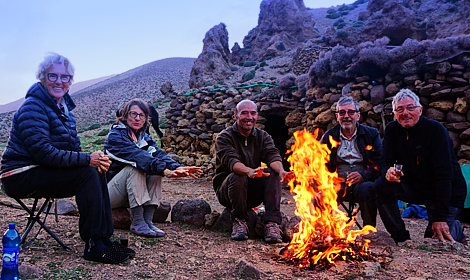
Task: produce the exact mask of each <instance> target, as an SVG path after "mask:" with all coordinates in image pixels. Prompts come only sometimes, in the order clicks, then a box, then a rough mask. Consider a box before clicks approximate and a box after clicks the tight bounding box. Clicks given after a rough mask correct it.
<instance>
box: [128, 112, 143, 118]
mask: <svg viewBox="0 0 470 280" xmlns="http://www.w3.org/2000/svg"><path fill="white" fill-rule="evenodd" d="M129 116H131V117H132V118H133V119H137V116H139V118H140V119H141V120H142V119H144V118H145V114H139V113H137V112H134V111H130V112H129Z"/></svg>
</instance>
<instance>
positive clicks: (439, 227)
mask: <svg viewBox="0 0 470 280" xmlns="http://www.w3.org/2000/svg"><path fill="white" fill-rule="evenodd" d="M432 231H433V232H434V235H433V236H432V238H436V237H437V238H439V240H440V241H445V240H446V239H447V240H449V241H452V242H455V240H454V238H452V235H450V230H449V225H447V223H446V222H434V223H432Z"/></svg>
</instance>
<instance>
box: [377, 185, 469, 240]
mask: <svg viewBox="0 0 470 280" xmlns="http://www.w3.org/2000/svg"><path fill="white" fill-rule="evenodd" d="M398 200H402V201H405V202H408V203H415V204H424V205H425V206H426V209H427V210H428V217H429V220H428V226H427V228H426V231H425V233H424V237H425V238H430V237H432V236H433V231H432V223H433V222H435V221H436V219H435V217H434V213H435V212H436V210H437V209H436V208H437V207H436V204H435V202H433V201H432V200H429V199H423V198H422V197H421V196H420V195H419V193H416V192H415V191H414V190H413V189H412V188H411V187H410V185H407V184H404V183H392V182H389V181H387V180H385V179H384V178H381V179H380V182H379V183H378V185H377V207H378V210H379V214H380V218H381V219H382V222H383V224H384V226H385V228H386V229H387V231H388V232H389V233H390V235H391V236H392V238H393V240H395V242H403V241H405V240H407V239H410V233H409V232H408V231H407V230H406V227H405V223H404V222H403V219H402V218H401V215H400V209H398ZM448 211H449V214H448V216H447V220H446V222H447V224H448V226H449V230H450V234H451V235H452V237H453V238H454V240H455V241H461V240H462V239H463V238H464V237H465V235H464V234H463V227H462V225H461V223H460V221H459V220H457V217H458V214H459V213H460V209H459V208H456V207H449V209H448Z"/></svg>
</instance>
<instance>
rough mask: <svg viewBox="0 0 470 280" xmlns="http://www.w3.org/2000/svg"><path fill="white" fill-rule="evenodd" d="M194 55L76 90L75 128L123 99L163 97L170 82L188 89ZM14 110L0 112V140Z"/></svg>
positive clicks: (109, 112) (102, 118)
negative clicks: (165, 87)
mask: <svg viewBox="0 0 470 280" xmlns="http://www.w3.org/2000/svg"><path fill="white" fill-rule="evenodd" d="M194 60H195V59H194V58H167V59H162V60H158V61H154V62H151V63H148V64H145V65H142V66H140V67H137V68H134V69H132V70H129V71H127V72H124V73H122V74H119V75H116V76H113V77H111V78H109V79H106V80H104V81H102V82H99V83H96V84H93V85H91V86H89V87H87V88H84V89H82V90H79V91H77V92H76V93H75V94H73V98H74V100H75V103H76V105H77V108H76V109H75V110H74V114H75V117H76V119H77V127H78V129H83V128H87V127H89V126H91V125H93V124H100V123H107V122H110V121H113V120H114V117H115V112H116V109H117V108H118V107H119V106H121V105H122V104H124V102H125V101H127V100H129V99H131V98H134V97H140V98H142V99H144V100H146V101H148V102H152V103H154V102H156V101H157V100H160V99H162V98H163V94H162V93H161V92H160V88H161V87H162V86H163V85H164V84H165V83H167V82H171V84H172V86H173V89H174V90H177V91H184V90H187V89H188V80H189V72H190V70H191V67H192V66H193V64H194ZM13 114H14V112H8V113H2V114H0V143H2V142H6V141H7V139H8V133H9V130H10V125H11V119H12V117H13Z"/></svg>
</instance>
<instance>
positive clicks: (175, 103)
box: [164, 54, 470, 170]
mask: <svg viewBox="0 0 470 280" xmlns="http://www.w3.org/2000/svg"><path fill="white" fill-rule="evenodd" d="M469 62H470V55H469V54H462V55H460V56H457V57H454V58H452V59H449V60H445V61H441V62H438V63H434V64H429V65H427V67H426V69H424V70H423V71H421V72H417V73H415V74H413V75H409V76H395V77H394V78H391V77H390V75H385V76H384V77H379V78H375V80H372V79H370V78H369V77H367V76H361V77H355V79H354V80H353V81H350V82H349V83H347V84H338V85H337V86H336V87H330V88H326V87H314V88H310V89H309V90H307V92H306V93H301V91H298V90H296V89H291V88H287V89H286V88H284V89H283V88H280V87H279V86H275V85H266V86H263V85H259V86H254V87H250V88H222V89H213V88H204V89H201V90H199V91H198V92H195V93H193V94H191V95H188V96H181V95H180V96H173V100H172V101H171V104H170V108H169V110H168V111H167V115H166V116H167V119H168V125H167V126H168V127H167V132H166V135H167V137H166V138H164V142H165V145H166V146H165V147H167V148H169V150H170V151H172V152H174V153H177V154H178V155H180V156H181V158H180V161H181V162H182V163H183V164H187V165H193V164H195V165H198V166H203V167H204V168H205V169H206V170H213V164H214V142H215V139H216V137H217V134H218V133H219V132H220V131H222V130H223V129H224V128H225V127H228V126H230V125H231V124H232V123H233V109H234V108H235V105H236V104H237V103H238V102H239V101H240V100H242V99H245V98H248V99H251V100H253V101H255V102H256V103H257V104H258V109H259V112H260V120H259V124H258V126H259V127H260V128H265V127H267V125H268V124H269V122H270V119H271V118H273V116H281V117H282V118H283V120H284V121H285V126H286V127H287V128H286V132H285V133H287V134H288V135H287V137H286V139H288V140H287V141H286V146H287V147H290V145H291V144H292V141H293V138H292V134H293V132H294V131H296V130H301V129H304V128H306V129H307V130H309V131H314V130H315V129H317V128H318V129H319V130H320V135H322V134H323V133H324V131H326V130H327V129H329V128H331V127H333V126H334V125H335V124H336V119H335V115H334V112H333V110H332V109H334V106H335V103H336V101H338V99H339V98H340V97H341V96H342V95H350V96H352V97H353V98H355V99H356V100H357V101H358V102H359V106H360V112H361V120H360V122H361V123H364V124H367V125H369V126H372V127H376V128H378V129H379V130H380V131H381V132H383V128H384V124H385V125H386V124H387V123H388V122H390V121H392V120H393V114H392V110H391V98H392V97H393V96H394V95H395V94H396V93H397V92H398V90H399V89H401V88H409V89H411V90H413V91H414V92H415V93H417V94H418V95H419V96H420V99H421V103H422V105H423V106H424V112H423V114H424V115H425V116H427V117H429V118H431V119H435V120H438V121H440V122H441V123H443V124H444V126H445V127H446V128H447V129H448V130H449V134H450V135H451V138H452V140H453V141H454V147H455V151H456V153H457V155H458V158H459V159H460V161H461V162H467V161H468V160H470V112H469V110H468V105H467V104H469V102H470V99H469V98H470V83H469V81H470V63H469ZM237 86H238V87H241V86H243V85H242V84H240V85H237ZM282 125H284V124H282ZM270 127H271V128H270V130H271V131H269V130H268V129H266V130H267V131H268V132H270V133H273V129H274V130H276V126H274V128H273V126H272V125H271V126H270Z"/></svg>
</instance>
